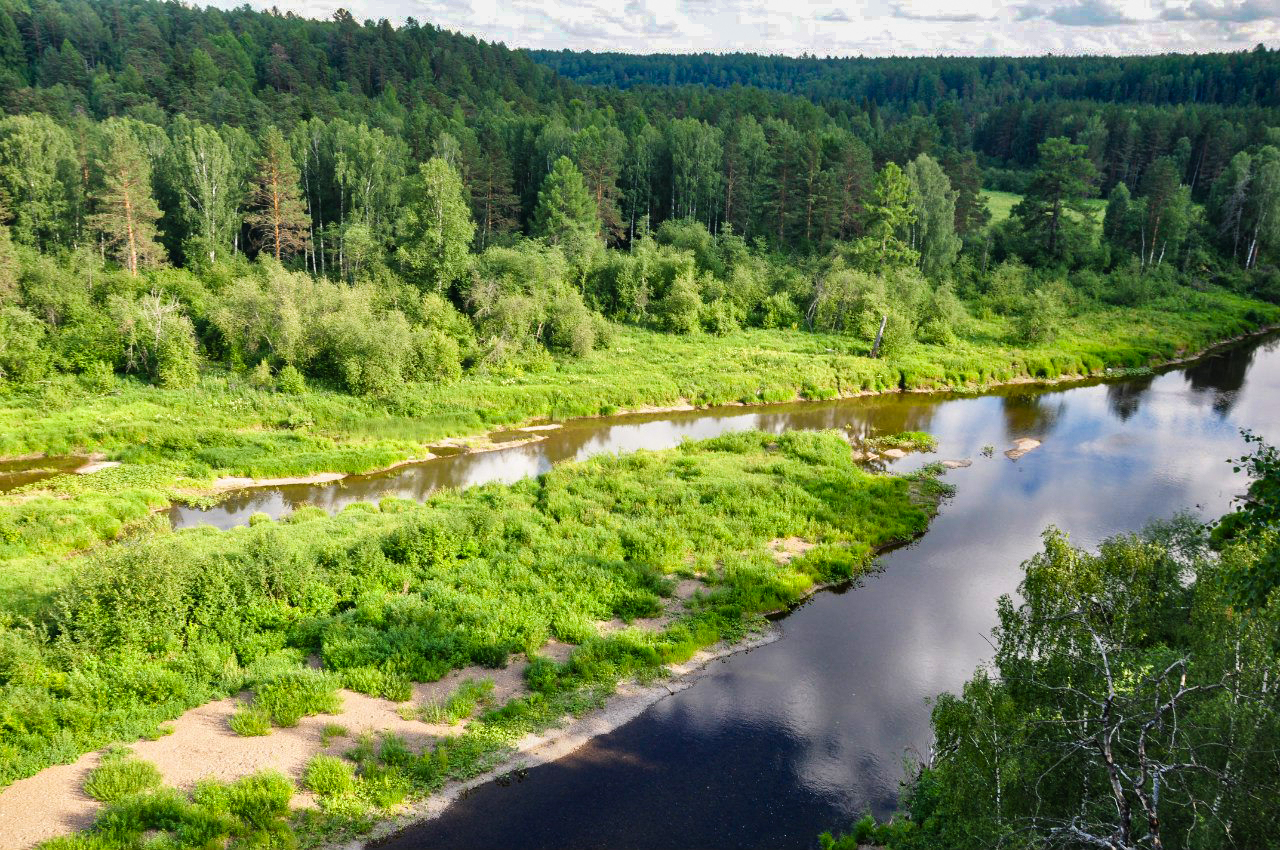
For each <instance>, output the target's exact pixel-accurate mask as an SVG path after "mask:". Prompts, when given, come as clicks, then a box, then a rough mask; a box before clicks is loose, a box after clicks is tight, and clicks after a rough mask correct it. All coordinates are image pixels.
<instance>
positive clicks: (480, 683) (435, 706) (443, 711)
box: [422, 679, 493, 726]
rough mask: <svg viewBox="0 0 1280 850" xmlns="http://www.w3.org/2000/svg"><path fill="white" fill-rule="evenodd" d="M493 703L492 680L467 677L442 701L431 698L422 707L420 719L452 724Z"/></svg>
mask: <svg viewBox="0 0 1280 850" xmlns="http://www.w3.org/2000/svg"><path fill="white" fill-rule="evenodd" d="M492 703H493V682H492V681H491V680H489V679H468V680H466V681H465V682H463V683H462V684H460V685H458V689H457V690H456V691H454V692H453V693H452V694H450V695H449V698H448V699H446V700H444V701H443V702H441V701H439V700H433V701H431V702H429V703H427V704H426V705H424V706H423V707H422V719H423V720H425V721H426V722H428V723H439V724H443V725H448V726H453V725H455V724H457V723H459V722H461V721H462V720H465V719H466V718H468V717H470V716H471V715H472V714H474V713H475V711H476V709H477V708H481V707H486V708H487V707H488V706H489V705H491V704H492Z"/></svg>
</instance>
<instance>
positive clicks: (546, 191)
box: [533, 156, 600, 245]
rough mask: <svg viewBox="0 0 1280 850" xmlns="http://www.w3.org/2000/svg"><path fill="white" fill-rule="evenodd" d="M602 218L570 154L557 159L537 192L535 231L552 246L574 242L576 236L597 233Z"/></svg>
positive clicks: (534, 212)
mask: <svg viewBox="0 0 1280 850" xmlns="http://www.w3.org/2000/svg"><path fill="white" fill-rule="evenodd" d="M599 233H600V217H599V215H598V214H597V212H596V204H595V201H594V200H592V198H591V193H590V192H589V191H587V184H586V181H584V180H583V179H582V173H581V172H580V171H578V169H577V166H575V165H574V164H573V163H572V162H571V161H570V160H569V158H568V157H567V156H562V157H560V158H559V159H557V160H556V162H555V165H553V166H552V167H551V173H550V174H548V175H547V179H546V180H544V181H543V182H542V189H541V190H540V191H539V192H538V206H537V207H536V208H535V209H534V211H533V234H534V235H535V236H541V237H542V238H544V239H546V240H547V241H548V242H550V243H551V244H552V245H559V244H561V243H565V242H571V241H573V237H575V236H585V235H593V236H594V235H598V234H599Z"/></svg>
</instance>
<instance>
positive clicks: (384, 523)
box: [0, 432, 942, 800]
mask: <svg viewBox="0 0 1280 850" xmlns="http://www.w3.org/2000/svg"><path fill="white" fill-rule="evenodd" d="M930 480H931V479H929V477H928V475H925V477H924V478H922V479H920V481H917V482H913V481H909V480H906V479H903V478H896V477H886V476H875V475H871V474H869V473H867V472H865V471H864V470H862V469H860V468H859V467H858V466H857V465H856V464H855V463H854V462H853V461H852V458H851V452H850V448H849V445H848V443H847V442H845V441H844V439H842V437H841V436H840V435H839V434H834V433H813V432H795V433H788V434H782V435H775V434H760V433H744V434H734V435H728V436H725V437H721V438H717V439H714V440H709V441H704V442H701V443H690V444H687V445H684V446H682V447H680V448H678V449H673V450H670V451H665V452H637V453H634V454H629V455H624V456H621V457H617V456H602V457H597V458H593V459H591V460H589V461H585V462H582V463H575V464H567V465H564V466H560V467H557V468H555V469H554V470H552V471H551V472H549V473H547V474H545V475H543V476H541V477H539V478H537V479H532V480H526V481H521V482H519V483H516V484H513V485H496V484H494V485H485V486H480V487H475V488H472V489H469V490H466V491H462V492H441V493H438V494H436V495H435V496H433V497H432V498H431V499H430V500H428V501H427V502H426V503H425V504H423V505H418V504H414V503H402V504H398V506H397V507H396V509H395V510H394V511H390V512H384V511H382V510H379V509H378V508H377V507H376V506H374V507H371V508H369V509H366V510H348V511H344V512H342V513H341V514H338V515H337V516H333V517H329V516H323V515H321V516H313V517H311V518H308V519H305V520H304V521H291V522H280V523H265V524H260V525H256V526H253V527H244V528H238V529H234V530H232V531H228V532H217V531H213V530H211V529H195V530H192V531H188V532H180V533H176V534H165V535H159V536H156V537H153V538H147V539H142V540H138V541H136V542H133V543H131V544H129V545H124V546H111V547H104V548H102V549H99V550H96V551H94V552H93V553H91V554H88V555H83V556H77V557H76V558H73V559H72V560H71V561H68V562H67V563H66V564H65V565H64V566H65V569H67V571H68V579H67V581H66V583H65V585H64V586H63V588H62V589H61V590H59V591H58V592H57V593H56V594H55V596H54V598H53V599H52V600H50V601H48V602H46V603H43V604H42V605H41V606H40V607H39V608H37V609H36V610H35V611H33V612H32V618H33V619H32V621H31V622H30V623H28V622H27V621H25V620H17V619H11V618H7V617H6V618H5V619H0V718H2V719H3V722H2V723H0V783H5V784H7V783H8V782H10V781H12V780H14V779H16V778H19V777H21V776H27V775H30V774H31V773H34V772H35V771H37V770H39V769H41V768H43V767H45V766H47V765H49V764H53V763H57V762H65V761H69V760H73V759H74V757H75V756H76V755H77V754H78V753H81V752H85V751H88V750H92V749H96V748H99V747H102V746H104V745H106V744H108V743H110V742H112V741H130V740H134V739H136V738H138V737H141V736H144V735H147V734H153V733H154V732H155V730H156V729H157V727H159V725H160V724H161V723H163V722H164V721H166V720H168V719H171V718H173V717H176V716H177V715H179V714H181V713H182V712H183V711H184V710H186V709H187V708H190V707H192V706H195V705H199V704H202V703H205V702H207V701H209V700H211V699H216V698H222V697H225V696H228V695H231V694H235V693H239V692H242V691H244V690H246V689H248V690H251V691H252V692H253V697H252V702H251V705H250V707H249V708H247V709H242V711H241V712H240V714H239V716H240V717H242V718H243V719H244V721H245V722H246V723H249V724H251V725H252V724H256V726H255V727H253V729H252V730H251V731H257V732H262V731H266V730H265V728H264V727H265V722H266V720H267V719H268V718H269V719H270V721H271V722H274V723H275V724H277V725H284V724H288V723H292V722H296V721H297V719H298V718H299V717H301V716H304V715H306V714H310V713H316V712H325V711H331V710H333V709H334V708H335V707H336V698H335V695H334V688H335V687H336V686H337V685H338V684H339V683H340V682H342V681H352V675H353V674H352V671H364V670H367V669H368V668H372V669H376V670H380V671H383V672H384V673H386V674H388V675H390V676H392V677H393V678H395V679H397V680H398V681H406V682H408V681H422V682H426V681H435V680H438V679H439V678H441V677H442V676H444V675H445V674H446V673H448V672H449V671H450V670H453V669H458V668H462V667H467V666H470V665H475V664H480V665H484V666H488V667H494V668H496V667H501V666H503V665H504V664H506V662H507V659H508V658H509V657H510V656H511V655H512V654H514V653H520V652H529V653H536V651H537V650H538V648H540V647H541V646H543V645H544V644H545V643H546V642H547V641H548V640H550V639H552V638H554V639H557V640H560V641H564V642H568V643H572V644H575V645H577V646H578V649H577V650H576V651H575V652H574V654H573V657H572V658H571V661H570V662H569V664H568V665H567V666H565V667H563V668H562V669H561V668H554V667H548V666H547V665H546V664H541V663H540V664H539V665H537V666H538V669H539V671H540V672H539V674H538V675H539V678H538V680H537V681H538V683H539V687H540V688H541V689H542V690H547V689H548V688H550V689H551V691H554V692H556V693H560V692H561V690H564V692H565V693H566V694H568V693H569V692H574V693H576V692H577V689H578V688H579V686H582V687H592V688H594V687H597V686H599V687H606V688H607V687H611V683H612V682H614V681H616V680H617V678H618V677H619V676H625V675H631V674H636V673H640V672H643V671H648V674H656V672H657V671H658V670H660V668H661V667H662V665H664V664H667V663H670V662H672V661H676V660H683V659H684V658H687V657H689V655H691V654H692V653H693V652H695V651H696V650H697V649H698V648H700V647H703V646H707V645H709V644H712V643H715V642H716V641H718V640H722V639H733V638H737V637H740V636H742V635H743V634H745V632H746V631H747V630H748V629H750V628H751V627H752V626H753V625H754V624H756V623H758V622H760V619H759V618H760V615H761V614H762V613H763V612H768V611H773V610H777V609H779V608H782V607H785V606H786V605H788V604H791V603H792V602H794V601H796V600H798V599H800V598H801V597H802V596H803V594H804V593H806V592H807V591H808V590H809V589H810V588H811V587H812V586H813V585H814V584H815V583H816V582H825V581H831V580H835V579H839V578H842V577H848V576H850V575H855V574H857V573H858V572H859V571H860V570H862V569H863V568H864V567H865V565H866V564H867V563H868V561H869V558H870V557H871V555H872V554H873V552H874V551H875V550H876V548H877V547H879V546H883V545H886V544H888V543H890V542H892V541H896V540H902V539H905V538H909V537H911V536H912V535H914V534H917V533H919V532H921V531H922V530H923V529H924V528H925V527H926V525H927V522H928V519H929V517H930V516H931V514H932V512H933V510H934V506H935V503H936V499H937V497H938V496H939V495H941V492H942V491H941V490H940V489H930V488H932V487H933V486H934V485H932V484H930ZM922 488H923V490H922ZM922 493H923V495H922ZM792 536H795V537H802V538H805V539H808V540H812V541H814V542H815V543H818V544H820V545H818V546H817V547H815V548H814V549H813V550H811V551H810V552H808V553H807V554H806V555H805V556H804V557H802V558H797V559H795V560H793V561H792V562H790V563H789V564H785V565H783V564H778V563H777V561H776V560H775V559H774V558H773V557H772V556H771V553H770V551H769V549H768V547H767V545H766V544H767V543H768V542H769V541H770V540H773V539H774V538H778V537H792ZM693 571H703V572H705V573H706V581H707V583H708V587H707V590H706V592H704V593H703V594H701V595H700V596H699V597H698V602H697V603H696V604H695V606H694V608H693V609H692V610H690V611H689V612H687V616H686V617H685V618H684V619H682V620H681V621H680V622H679V623H677V624H675V625H673V626H671V627H670V628H669V629H667V630H666V631H664V632H662V633H660V634H655V635H648V634H644V635H630V636H622V637H616V636H615V637H610V638H603V637H601V636H600V635H599V634H598V632H597V628H596V623H598V622H601V621H607V620H610V619H614V618H620V619H624V620H627V619H631V618H634V617H641V616H653V615H655V614H657V613H659V612H660V611H661V610H662V608H663V599H664V597H666V596H668V595H669V594H671V593H672V592H673V586H674V581H673V579H674V578H675V577H677V576H681V575H689V574H691V573H692V572H693ZM54 634H56V635H57V637H56V638H54V637H53V636H52V635H54ZM312 656H314V657H318V658H319V659H320V660H321V661H322V663H323V666H324V670H322V671H321V670H313V669H309V667H308V665H307V663H306V662H307V659H308V657H312ZM574 683H577V684H574ZM485 690H486V686H485V685H483V684H472V685H469V686H467V687H465V688H463V689H462V690H461V691H460V694H458V695H455V696H454V698H453V699H452V700H451V705H450V706H449V708H448V710H449V711H450V712H452V713H454V714H456V715H458V716H459V717H461V716H465V715H467V714H470V713H473V712H477V711H480V710H482V709H483V708H484V705H483V703H484V701H485V694H484V691H485ZM103 695H106V696H103ZM574 698H575V699H576V697H574ZM565 699H569V696H565ZM539 711H541V709H539ZM539 716H541V715H539ZM235 722H236V723H237V724H239V723H240V722H241V721H235ZM478 722H479V719H478V718H477V719H473V721H472V723H471V724H469V727H468V728H470V726H473V725H476V724H477V723H478ZM481 725H483V724H481ZM455 755H456V754H455ZM388 781H389V780H388ZM375 784H376V783H375ZM378 787H379V788H381V790H380V791H379V792H378V795H379V796H378V799H382V800H386V799H390V798H392V797H394V796H395V795H396V793H398V792H397V791H396V789H397V788H398V786H396V785H395V784H394V783H391V784H390V785H387V786H386V787H383V786H378Z"/></svg>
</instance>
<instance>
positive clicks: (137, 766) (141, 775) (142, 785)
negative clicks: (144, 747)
mask: <svg viewBox="0 0 1280 850" xmlns="http://www.w3.org/2000/svg"><path fill="white" fill-rule="evenodd" d="M161 779H162V778H161V776H160V771H159V769H158V768H157V767H156V766H155V765H154V764H152V763H151V762H149V761H142V760H141V759H136V758H112V757H104V758H103V761H102V763H101V764H99V765H98V766H97V767H95V768H94V769H93V770H91V771H89V775H88V776H87V777H85V780H84V793H86V794H88V795H89V796H90V797H92V798H93V799H95V800H100V801H102V802H104V803H114V802H116V801H117V800H122V799H124V798H125V797H127V796H129V795H130V794H137V793H138V792H140V791H147V790H150V789H152V788H156V787H158V786H159V785H160V782H161Z"/></svg>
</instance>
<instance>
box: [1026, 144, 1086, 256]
mask: <svg viewBox="0 0 1280 850" xmlns="http://www.w3.org/2000/svg"><path fill="white" fill-rule="evenodd" d="M1087 153H1088V152H1087V149H1086V148H1085V146H1084V145H1075V144H1072V143H1071V142H1070V141H1069V140H1068V139H1066V138H1064V137H1058V138H1053V139H1048V140H1047V141H1045V142H1043V143H1042V144H1041V145H1040V162H1039V164H1038V165H1037V167H1036V171H1035V175H1034V177H1033V178H1032V180H1031V185H1030V186H1028V187H1027V194H1026V197H1024V198H1023V199H1022V200H1021V201H1019V202H1018V205H1017V206H1015V207H1014V208H1013V217H1014V218H1015V219H1017V220H1018V222H1019V223H1020V224H1021V226H1022V230H1023V233H1024V234H1025V235H1026V237H1027V239H1028V241H1029V242H1030V244H1031V246H1032V249H1033V250H1035V251H1036V252H1038V253H1039V254H1040V255H1041V256H1043V257H1044V258H1045V259H1046V260H1047V261H1048V262H1051V263H1052V262H1060V261H1062V260H1064V259H1069V257H1068V256H1067V255H1068V254H1069V253H1070V252H1071V251H1072V250H1074V248H1075V247H1076V246H1075V245H1074V244H1072V240H1068V239H1064V238H1063V235H1064V233H1066V234H1072V233H1074V232H1075V231H1077V230H1079V229H1080V227H1079V226H1078V225H1079V224H1080V222H1081V221H1082V220H1084V218H1085V217H1086V216H1088V214H1089V211H1088V208H1087V207H1085V206H1084V200H1085V199H1086V198H1088V197H1089V196H1090V195H1092V194H1093V182H1094V180H1095V178H1096V176H1097V172H1096V171H1095V170H1094V168H1093V163H1092V162H1090V161H1089V158H1088V156H1087ZM1071 213H1074V214H1075V216H1076V218H1075V219H1074V221H1073V220H1072V218H1071V217H1070V216H1069V214H1071Z"/></svg>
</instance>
